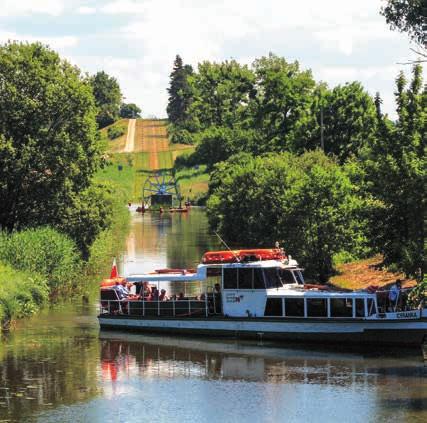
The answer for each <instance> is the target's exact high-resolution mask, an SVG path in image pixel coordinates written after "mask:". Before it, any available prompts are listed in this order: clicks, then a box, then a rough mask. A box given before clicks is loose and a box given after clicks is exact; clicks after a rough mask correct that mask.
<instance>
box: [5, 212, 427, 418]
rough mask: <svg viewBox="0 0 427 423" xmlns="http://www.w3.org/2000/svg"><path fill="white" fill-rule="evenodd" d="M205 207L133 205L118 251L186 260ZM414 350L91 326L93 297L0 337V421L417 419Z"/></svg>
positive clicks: (202, 245)
mask: <svg viewBox="0 0 427 423" xmlns="http://www.w3.org/2000/svg"><path fill="white" fill-rule="evenodd" d="M214 246H215V240H214V239H213V238H212V237H210V236H209V235H208V234H207V226H206V217H205V215H204V213H203V212H202V211H199V210H192V211H191V212H190V214H189V215H188V216H185V217H184V216H183V215H176V216H170V215H165V216H159V215H153V216H151V215H146V216H144V217H142V216H136V217H135V218H134V219H133V226H132V233H131V234H130V236H129V239H128V247H127V248H128V254H129V255H130V256H131V257H135V258H136V259H141V258H142V259H143V260H144V261H143V262H142V263H140V265H142V266H144V269H146V270H148V269H151V268H153V267H157V266H158V267H177V266H179V267H181V266H183V267H191V265H194V264H195V262H196V261H197V260H199V259H200V256H201V254H202V253H203V251H205V250H206V249H208V248H211V247H214ZM426 376H427V371H426V367H425V366H424V362H423V359H422V355H421V353H420V352H419V351H416V350H414V351H400V350H394V351H392V352H387V353H385V352H382V351H372V350H370V351H355V350H354V349H352V350H347V351H339V350H337V349H336V348H334V349H319V347H302V346H287V347H283V346H280V345H277V344H257V343H253V342H241V341H239V342H235V341H229V340H228V341H225V340H221V339H215V340H212V339H210V340H204V339H202V338H174V337H164V336H146V335H136V334H126V333H121V332H104V331H102V332H100V331H99V328H98V325H97V321H96V302H95V301H94V302H93V304H90V305H88V306H81V305H78V304H76V305H69V306H64V307H61V308H57V309H53V310H50V311H46V312H45V313H43V314H42V315H40V316H37V317H34V318H32V319H29V320H26V321H22V322H19V324H18V326H17V328H16V330H15V331H14V332H13V333H11V334H10V335H9V336H8V337H5V338H3V340H2V342H1V344H0V421H4V420H5V421H40V422H66V421H74V422H86V421H90V422H130V421H203V422H204V421H209V422H229V421H236V422H238V421H239V422H240V421H250V422H252V421H256V422H258V421H266V422H273V421H274V422H276V421H304V422H305V421H308V422H311V421H313V422H324V421H325V422H326V421H327V422H330V421H340V422H342V421H351V422H367V421H368V422H370V421H372V422H374V421H375V422H376V421H411V422H412V421H420V422H421V421H423V422H424V421H427V378H426Z"/></svg>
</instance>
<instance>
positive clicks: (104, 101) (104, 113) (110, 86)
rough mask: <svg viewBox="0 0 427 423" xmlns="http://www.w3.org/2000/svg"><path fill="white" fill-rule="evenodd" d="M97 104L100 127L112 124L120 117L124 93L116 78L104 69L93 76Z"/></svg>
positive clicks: (97, 118)
mask: <svg viewBox="0 0 427 423" xmlns="http://www.w3.org/2000/svg"><path fill="white" fill-rule="evenodd" d="M91 84H92V88H93V95H94V96H95V104H96V106H97V107H98V114H97V116H96V121H97V123H98V127H99V128H104V127H105V126H108V125H111V124H112V123H114V122H115V121H116V120H117V119H118V117H119V111H120V104H121V102H122V98H123V96H122V93H121V91H120V85H119V83H118V82H117V80H116V78H113V77H111V76H108V75H107V74H106V73H105V72H104V71H101V72H97V73H96V74H95V75H94V76H93V77H92V78H91Z"/></svg>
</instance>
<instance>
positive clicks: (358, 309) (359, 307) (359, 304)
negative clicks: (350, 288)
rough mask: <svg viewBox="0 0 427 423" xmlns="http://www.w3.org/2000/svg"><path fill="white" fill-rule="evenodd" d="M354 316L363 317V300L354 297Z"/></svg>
mask: <svg viewBox="0 0 427 423" xmlns="http://www.w3.org/2000/svg"><path fill="white" fill-rule="evenodd" d="M356 317H365V300H364V299H363V298H356Z"/></svg>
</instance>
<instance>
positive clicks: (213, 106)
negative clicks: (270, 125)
mask: <svg viewBox="0 0 427 423" xmlns="http://www.w3.org/2000/svg"><path fill="white" fill-rule="evenodd" d="M192 82H193V86H194V102H193V104H192V107H191V112H192V113H193V114H194V115H195V116H196V118H197V119H198V121H199V123H200V127H201V129H206V128H209V127H210V126H216V127H220V126H224V127H228V128H232V127H234V126H235V125H240V123H241V120H242V118H243V115H242V112H243V111H244V110H245V109H246V108H247V104H248V102H249V97H250V93H251V92H252V91H253V84H254V82H255V76H254V74H253V72H252V71H251V70H250V69H249V68H248V67H247V66H246V65H240V64H239V63H237V62H236V61H235V60H231V61H225V62H222V63H211V62H203V63H200V64H199V67H198V73H197V74H196V75H195V76H194V78H193V79H192Z"/></svg>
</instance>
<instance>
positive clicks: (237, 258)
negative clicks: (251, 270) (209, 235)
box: [214, 231, 240, 263]
mask: <svg viewBox="0 0 427 423" xmlns="http://www.w3.org/2000/svg"><path fill="white" fill-rule="evenodd" d="M214 234H215V235H216V236H217V237H218V238H219V240H220V241H221V242H222V243H223V244H224V245H225V246H226V248H227V249H228V250H229V251H230V252H231V254H233V256H234V257H235V258H236V261H237V262H238V263H239V262H240V258H239V256H237V255H236V254H234V251H233V250H232V249H231V248H230V247H229V246H228V245H227V243H226V242H225V241H224V240H223V239H222V238H221V237H220V236H219V235H218V233H217V232H215V231H214Z"/></svg>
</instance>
